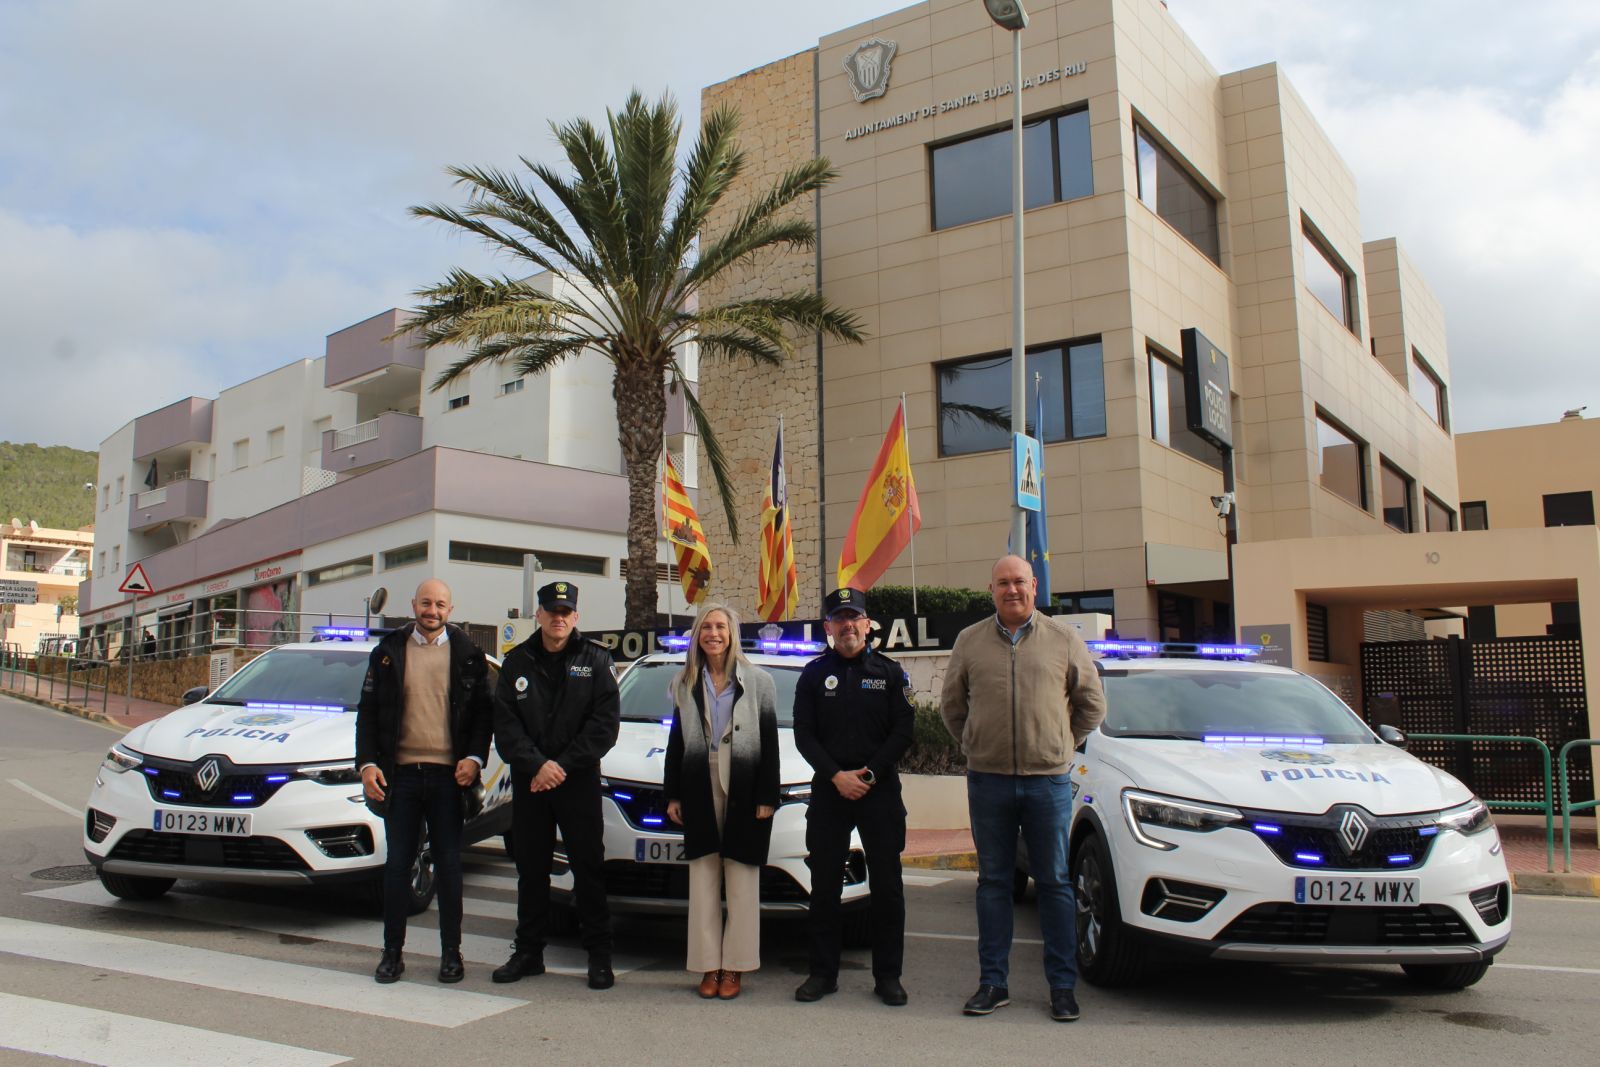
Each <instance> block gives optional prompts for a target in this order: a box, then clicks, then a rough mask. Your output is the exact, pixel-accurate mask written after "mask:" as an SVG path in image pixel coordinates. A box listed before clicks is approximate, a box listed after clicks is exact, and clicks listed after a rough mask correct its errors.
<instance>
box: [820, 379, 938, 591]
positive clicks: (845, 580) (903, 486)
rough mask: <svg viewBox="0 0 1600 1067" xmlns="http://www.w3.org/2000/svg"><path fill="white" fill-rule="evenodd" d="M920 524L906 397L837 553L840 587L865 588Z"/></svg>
mask: <svg viewBox="0 0 1600 1067" xmlns="http://www.w3.org/2000/svg"><path fill="white" fill-rule="evenodd" d="M921 528H922V509H921V508H920V507H918V506H917V486H916V483H915V482H913V481H912V480H911V453H910V452H909V451H908V450H907V448H906V405H905V400H904V399H902V400H901V401H900V406H899V407H898V408H896V409H895V413H894V419H893V420H892V421H890V423H889V432H888V433H887V434H885V435H884V438H883V446H882V447H881V448H879V449H878V461H877V462H876V463H874V464H873V465H872V471H871V473H869V474H868V475H867V486H866V488H865V489H863V490H862V491H861V500H860V501H859V502H858V503H857V504H856V515H855V518H853V519H851V520H850V529H849V530H848V531H847V532H846V533H845V535H844V549H843V551H841V552H840V553H839V588H841V589H843V588H845V587H849V588H851V589H860V590H862V591H863V592H865V591H866V590H868V589H871V588H872V586H873V585H874V584H875V583H876V582H877V580H878V579H879V578H881V577H883V572H884V571H886V570H888V569H889V564H891V563H893V562H894V560H895V557H896V556H898V555H899V554H900V552H901V550H903V549H904V548H905V547H906V546H907V545H909V544H910V543H911V535H912V534H914V533H916V532H917V531H918V530H919V529H921Z"/></svg>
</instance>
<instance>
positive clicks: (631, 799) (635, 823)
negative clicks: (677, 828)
mask: <svg viewBox="0 0 1600 1067" xmlns="http://www.w3.org/2000/svg"><path fill="white" fill-rule="evenodd" d="M605 792H606V795H607V796H609V797H610V798H611V802H612V803H613V804H615V805H616V806H617V808H618V810H620V811H621V812H622V817H623V818H625V819H627V820H628V825H629V826H631V827H633V828H634V829H635V830H647V831H649V832H651V833H661V832H662V830H663V828H665V827H667V826H668V825H669V824H668V822H667V797H666V793H665V792H664V791H663V790H662V788H661V787H660V786H658V785H645V784H643V783H641V782H624V781H622V780H620V779H608V780H607V783H606V787H605Z"/></svg>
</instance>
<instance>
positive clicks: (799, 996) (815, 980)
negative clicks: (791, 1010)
mask: <svg viewBox="0 0 1600 1067" xmlns="http://www.w3.org/2000/svg"><path fill="white" fill-rule="evenodd" d="M837 992H839V981H838V979H836V978H824V977H822V975H820V974H814V975H812V976H810V977H809V978H807V979H806V980H805V981H804V982H802V983H801V985H800V988H799V989H796V990H795V991H794V999H796V1000H798V1001H799V1002H800V1003H802V1004H810V1003H812V1002H813V1001H818V1000H821V999H822V998H823V997H825V996H827V995H828V994H829V993H837Z"/></svg>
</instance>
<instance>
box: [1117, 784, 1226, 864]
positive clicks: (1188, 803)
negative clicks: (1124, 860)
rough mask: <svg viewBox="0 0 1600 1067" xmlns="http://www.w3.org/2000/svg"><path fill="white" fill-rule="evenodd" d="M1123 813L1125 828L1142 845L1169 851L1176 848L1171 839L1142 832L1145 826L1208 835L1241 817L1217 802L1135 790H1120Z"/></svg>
mask: <svg viewBox="0 0 1600 1067" xmlns="http://www.w3.org/2000/svg"><path fill="white" fill-rule="evenodd" d="M1122 814H1123V817H1124V818H1126V819H1127V820H1128V830H1129V831H1130V832H1131V833H1132V834H1133V837H1134V840H1136V841H1138V842H1139V843H1140V844H1141V845H1148V846H1149V847H1151V848H1158V849H1160V850H1161V851H1163V852H1170V851H1171V850H1172V849H1175V848H1177V847H1178V846H1177V845H1174V844H1173V843H1172V842H1170V841H1162V840H1160V839H1159V838H1154V837H1151V836H1150V835H1149V834H1147V833H1145V828H1146V827H1151V826H1160V827H1163V828H1165V829H1168V830H1187V831H1190V832H1191V833H1200V834H1207V833H1210V832H1211V831H1213V830H1220V829H1222V828H1223V827H1225V826H1232V825H1234V824H1235V823H1238V822H1240V821H1241V820H1243V818H1244V816H1243V815H1241V814H1240V813H1239V812H1238V811H1237V810H1236V809H1234V808H1225V807H1222V806H1220V805H1216V804H1202V803H1200V802H1199V801H1194V800H1179V799H1178V798H1177V797H1166V796H1162V795H1161V794H1159V793H1145V792H1141V791H1140V790H1137V789H1124V790H1123V791H1122Z"/></svg>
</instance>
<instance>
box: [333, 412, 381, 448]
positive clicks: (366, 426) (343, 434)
mask: <svg viewBox="0 0 1600 1067" xmlns="http://www.w3.org/2000/svg"><path fill="white" fill-rule="evenodd" d="M377 436H378V420H377V419H368V420H367V421H366V422H358V423H356V424H355V425H354V426H346V427H345V428H344V429H342V430H335V431H333V447H334V450H335V451H337V450H339V449H341V448H349V447H350V446H352V445H359V444H360V443H361V442H363V441H371V440H372V439H373V438H375V437H377Z"/></svg>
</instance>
